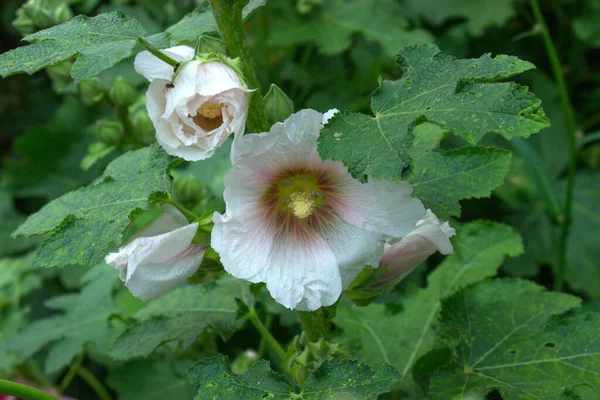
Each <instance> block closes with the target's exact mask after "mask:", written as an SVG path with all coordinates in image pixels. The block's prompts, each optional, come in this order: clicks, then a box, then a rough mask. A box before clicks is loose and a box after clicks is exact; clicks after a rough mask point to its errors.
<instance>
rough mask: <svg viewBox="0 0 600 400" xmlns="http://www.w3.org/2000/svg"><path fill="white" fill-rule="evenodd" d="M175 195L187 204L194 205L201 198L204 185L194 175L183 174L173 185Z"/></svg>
mask: <svg viewBox="0 0 600 400" xmlns="http://www.w3.org/2000/svg"><path fill="white" fill-rule="evenodd" d="M173 189H174V191H175V196H176V197H177V199H178V200H179V201H181V202H182V203H184V204H185V205H194V204H195V203H197V202H198V200H200V197H201V191H202V186H201V185H200V182H198V180H197V179H196V178H194V177H193V176H189V175H188V176H183V177H181V178H179V179H177V180H176V181H175V183H174V185H173Z"/></svg>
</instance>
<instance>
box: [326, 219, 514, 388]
mask: <svg viewBox="0 0 600 400" xmlns="http://www.w3.org/2000/svg"><path fill="white" fill-rule="evenodd" d="M452 242H453V244H454V252H455V253H454V254H453V255H451V256H448V257H447V258H446V259H445V260H444V262H442V264H441V265H440V266H439V267H438V268H436V269H435V270H434V271H433V272H432V273H431V274H430V275H429V277H428V285H427V287H426V288H425V289H414V290H412V291H407V292H405V293H404V296H403V297H402V298H401V299H400V302H399V304H394V306H395V307H394V308H395V309H400V310H401V311H399V312H397V313H394V312H392V311H391V310H389V309H388V307H386V305H384V304H371V305H370V306H369V307H356V306H353V305H350V304H348V303H340V305H339V307H338V311H337V316H336V318H335V323H336V326H337V327H339V328H341V330H342V332H341V333H340V334H339V335H338V336H337V340H339V341H340V343H341V344H343V345H344V346H345V348H346V349H347V350H348V352H349V353H350V354H351V355H352V356H353V357H356V358H358V359H360V360H362V361H364V362H366V363H368V364H369V365H371V366H377V365H381V364H382V363H389V364H392V365H393V366H394V367H395V368H396V369H398V371H400V374H401V375H400V379H401V380H402V381H401V382H400V386H401V387H402V388H403V389H405V390H407V391H411V392H417V391H418V389H416V388H415V386H414V383H413V382H412V378H411V376H410V374H411V368H412V367H413V365H414V363H415V361H417V359H418V358H419V357H421V356H422V355H423V354H425V353H426V352H428V351H429V350H431V349H432V348H433V346H434V342H435V333H434V328H435V326H436V325H437V320H438V314H439V311H440V307H441V301H442V300H443V299H445V298H448V297H449V296H452V295H453V294H454V293H456V292H457V291H459V290H460V289H462V288H465V287H467V286H469V285H472V284H474V283H476V282H479V281H481V280H484V279H486V278H489V277H490V276H493V275H495V274H496V271H497V270H498V268H499V267H500V265H501V264H502V261H503V260H504V258H505V257H506V256H516V255H518V254H519V253H521V252H522V250H523V249H522V245H521V239H520V237H519V235H518V233H517V232H516V231H515V230H514V229H512V228H511V227H509V226H507V225H503V224H499V223H493V222H485V221H476V222H471V223H469V224H466V225H464V226H462V227H461V228H460V229H459V230H458V234H457V235H456V237H454V238H453V239H452Z"/></svg>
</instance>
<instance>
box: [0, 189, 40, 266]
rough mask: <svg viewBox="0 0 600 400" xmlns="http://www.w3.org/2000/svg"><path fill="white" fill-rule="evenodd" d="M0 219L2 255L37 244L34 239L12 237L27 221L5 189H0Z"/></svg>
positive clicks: (0, 251)
mask: <svg viewBox="0 0 600 400" xmlns="http://www.w3.org/2000/svg"><path fill="white" fill-rule="evenodd" d="M0 221H2V224H1V225H0V257H3V256H6V255H9V254H13V253H18V252H22V251H24V250H27V249H29V248H30V247H32V246H34V245H35V243H36V241H35V240H34V239H26V238H19V239H12V238H11V237H10V234H11V233H12V232H13V231H14V230H15V229H17V227H18V226H19V225H21V224H22V223H23V221H25V216H23V215H21V214H19V213H18V212H17V210H15V208H14V206H13V201H12V197H11V196H10V194H9V193H8V192H7V191H5V190H0ZM0 273H2V271H0Z"/></svg>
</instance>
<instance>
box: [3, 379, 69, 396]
mask: <svg viewBox="0 0 600 400" xmlns="http://www.w3.org/2000/svg"><path fill="white" fill-rule="evenodd" d="M0 393H2V394H6V395H9V396H14V397H17V398H20V399H23V400H58V399H57V398H56V397H54V396H52V395H49V394H48V393H46V392H42V391H41V390H39V389H35V388H32V387H31V386H27V385H22V384H20V383H16V382H11V381H5V380H4V379H0Z"/></svg>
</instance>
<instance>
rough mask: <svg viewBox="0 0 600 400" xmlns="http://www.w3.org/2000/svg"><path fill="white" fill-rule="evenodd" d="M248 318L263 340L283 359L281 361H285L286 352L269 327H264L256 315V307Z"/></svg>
mask: <svg viewBox="0 0 600 400" xmlns="http://www.w3.org/2000/svg"><path fill="white" fill-rule="evenodd" d="M246 317H248V320H249V321H250V322H251V323H252V325H254V327H255V328H256V330H258V332H259V333H260V335H261V336H262V338H263V339H264V340H265V341H266V342H267V343H268V344H269V345H270V346H271V347H272V348H273V350H274V351H275V353H277V355H278V356H279V358H281V360H284V359H285V350H283V347H281V345H280V344H279V342H278V341H277V340H275V338H274V337H273V335H271V332H269V330H268V329H267V327H265V326H264V325H263V323H262V322H261V320H260V318H258V315H257V314H256V309H255V308H254V307H251V308H250V311H248V314H246Z"/></svg>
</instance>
